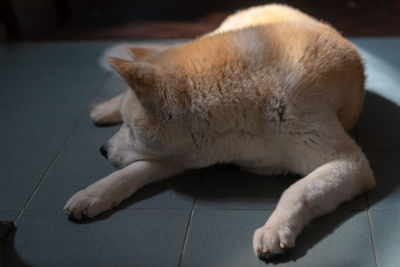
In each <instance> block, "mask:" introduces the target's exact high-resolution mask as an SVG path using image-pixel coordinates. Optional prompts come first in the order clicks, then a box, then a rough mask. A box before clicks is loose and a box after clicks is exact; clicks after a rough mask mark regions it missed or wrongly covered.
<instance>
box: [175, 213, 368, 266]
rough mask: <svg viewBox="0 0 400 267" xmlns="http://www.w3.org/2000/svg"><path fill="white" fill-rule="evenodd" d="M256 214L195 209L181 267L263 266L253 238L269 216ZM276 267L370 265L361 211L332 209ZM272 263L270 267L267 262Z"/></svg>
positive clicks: (312, 225) (366, 232) (301, 238)
mask: <svg viewBox="0 0 400 267" xmlns="http://www.w3.org/2000/svg"><path fill="white" fill-rule="evenodd" d="M269 215H270V213H269V212H267V211H255V210H218V211H217V210H195V212H194V216H193V219H192V223H191V226H190V234H189V237H188V241H187V244H186V248H185V252H184V256H183V261H182V262H183V264H182V266H191V267H194V266H209V267H211V266H218V267H222V266H265V262H263V261H261V260H260V259H258V258H257V257H256V256H255V255H254V253H253V249H252V236H253V232H254V230H255V229H256V228H258V227H260V226H262V225H263V224H264V223H265V221H266V219H267V218H268V216H269ZM296 244H297V245H296V247H295V248H294V249H292V250H290V251H288V252H287V254H286V255H284V256H282V257H278V258H275V259H272V260H270V261H268V263H273V264H279V266H307V267H312V266H316V267H317V266H318V267H319V266H343V267H346V266H348V267H352V266H375V261H374V255H373V249H372V244H371V237H370V232H369V226H368V218H367V214H366V212H360V213H353V212H348V211H336V212H335V213H333V214H331V215H329V216H326V217H323V218H320V219H317V220H315V221H313V222H312V223H311V225H309V226H308V227H306V229H305V230H304V233H303V234H301V235H300V236H299V238H298V240H297V241H296ZM271 265H272V264H271Z"/></svg>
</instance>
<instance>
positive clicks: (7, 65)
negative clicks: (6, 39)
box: [0, 41, 115, 73]
mask: <svg viewBox="0 0 400 267" xmlns="http://www.w3.org/2000/svg"><path fill="white" fill-rule="evenodd" d="M113 44H115V42H108V41H105V42H58V43H54V42H53V43H45V42H39V43H21V44H9V45H7V46H6V48H5V50H4V52H3V53H2V54H1V55H0V62H1V64H0V65H1V66H2V67H0V72H7V73H9V72H20V71H29V70H32V69H35V70H52V71H63V70H70V69H71V68H74V69H79V70H96V71H101V68H100V66H99V64H98V60H99V57H100V56H101V53H102V52H103V51H104V49H106V48H107V47H109V46H110V45H113Z"/></svg>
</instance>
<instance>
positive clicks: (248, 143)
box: [65, 5, 375, 258]
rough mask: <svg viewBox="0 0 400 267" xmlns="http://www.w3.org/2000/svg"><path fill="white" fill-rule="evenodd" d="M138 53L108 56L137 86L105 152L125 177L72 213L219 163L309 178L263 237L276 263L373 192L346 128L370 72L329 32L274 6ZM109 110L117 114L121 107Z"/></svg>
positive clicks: (293, 189)
mask: <svg viewBox="0 0 400 267" xmlns="http://www.w3.org/2000/svg"><path fill="white" fill-rule="evenodd" d="M130 50H131V52H132V53H133V54H134V55H133V56H134V58H136V59H137V61H127V60H121V59H115V58H113V59H110V60H109V62H110V64H111V65H112V67H113V68H114V69H115V70H116V71H117V72H119V74H120V75H121V77H122V78H124V79H125V81H126V82H127V83H128V85H129V86H130V87H131V89H130V90H128V91H127V92H126V94H125V96H124V97H123V100H122V102H121V109H120V111H121V114H122V119H123V121H124V124H123V126H122V127H121V130H120V131H119V132H118V133H117V134H116V135H115V136H114V137H112V138H111V139H110V140H109V141H108V142H107V144H105V145H104V146H103V151H107V158H108V159H109V161H110V162H111V163H112V164H113V165H114V166H116V167H118V168H121V170H119V171H117V172H115V173H113V174H110V175H109V176H107V177H106V178H104V179H102V180H100V181H99V182H97V183H95V184H93V185H91V186H89V187H88V188H87V189H85V190H82V191H80V192H78V193H77V194H76V195H74V196H73V197H72V198H71V199H70V200H69V201H68V202H67V205H66V207H65V210H66V212H67V214H69V215H71V216H73V217H75V218H78V219H79V218H81V217H82V215H87V216H89V217H92V216H94V215H96V214H98V213H99V212H102V211H104V210H107V209H109V208H110V207H112V206H114V205H115V204H117V203H119V202H120V201H122V200H123V199H124V198H127V197H129V196H130V195H131V194H132V193H134V192H135V191H137V190H138V189H140V188H141V187H142V186H144V185H145V184H148V183H150V182H154V181H158V180H160V179H163V178H166V177H168V176H171V175H174V174H176V173H179V172H181V171H183V170H185V169H191V168H201V167H206V166H210V165H212V164H215V163H234V164H237V165H239V166H241V167H243V168H245V169H247V170H248V171H251V172H255V173H258V174H263V175H270V174H273V173H286V172H293V173H297V174H300V175H303V176H304V178H303V179H301V180H299V181H298V182H296V183H294V184H293V185H292V186H290V187H289V188H288V189H287V190H286V191H285V192H284V193H283V195H282V197H281V199H280V201H279V203H278V206H277V208H276V209H275V211H274V212H273V214H272V215H271V217H270V218H269V219H268V221H267V223H266V224H265V225H264V226H263V227H261V228H259V229H258V230H257V231H256V232H255V234H254V239H253V246H254V251H255V253H256V254H257V255H258V256H260V257H264V258H266V257H270V256H273V255H276V254H279V253H282V252H284V250H285V249H287V248H290V247H293V246H294V243H295V238H296V236H297V235H298V233H300V231H301V229H302V228H303V227H304V226H305V224H306V223H307V222H308V221H310V220H311V219H312V218H314V217H316V216H320V215H322V214H325V213H327V212H330V211H332V210H333V209H335V208H336V207H337V205H339V204H340V203H342V202H344V201H347V200H349V199H351V198H352V197H354V196H355V195H357V194H360V193H362V192H364V191H365V190H369V189H371V188H372V187H373V186H374V184H375V180H374V176H373V173H372V171H371V169H370V167H369V163H368V161H367V159H366V158H365V156H364V155H363V153H362V151H361V150H360V149H359V148H358V146H357V145H356V144H355V142H354V141H353V140H352V139H351V138H350V137H349V136H348V134H347V133H346V132H345V130H349V129H351V127H353V125H354V123H355V122H356V120H357V117H358V115H359V113H360V110H361V106H362V101H363V90H364V74H363V66H362V64H361V61H360V57H359V55H358V52H357V49H356V48H355V47H354V46H353V45H352V44H351V43H350V42H349V41H347V40H345V39H344V38H343V37H342V36H341V35H340V34H339V33H338V32H337V31H336V30H335V29H333V28H332V27H330V26H329V25H327V24H324V23H322V22H318V21H316V20H315V19H313V18H311V17H309V16H307V15H305V14H303V13H301V12H300V11H298V10H295V9H293V8H290V7H286V6H281V5H266V6H260V7H255V8H250V9H248V10H244V11H240V12H238V13H236V14H234V15H232V16H230V17H228V18H227V19H226V21H224V22H223V23H222V25H221V26H220V28H218V29H217V30H215V31H214V32H212V33H210V34H208V35H206V36H204V37H201V38H198V39H197V40H194V41H193V42H190V43H188V44H183V45H178V46H172V47H169V48H163V49H159V50H155V49H154V48H149V49H146V48H134V47H131V48H130ZM135 53H137V55H136V54H135ZM121 99H122V98H121ZM105 107H107V108H105ZM99 109H100V110H107V112H104V114H109V113H110V111H112V110H114V111H115V109H116V105H115V101H114V102H113V104H112V105H111V104H109V105H107V104H105V106H102V107H101V108H99ZM100 113H101V112H100ZM96 114H99V112H96ZM102 114H103V113H102ZM92 117H93V116H92ZM98 117H99V116H98ZM100 117H101V116H100ZM113 118H114V119H115V116H114V117H113ZM94 119H95V118H94ZM97 119H98V118H97ZM97 119H95V121H96V120H97ZM105 121H107V120H105ZM102 122H104V120H103V121H102ZM113 122H115V120H114V121H113Z"/></svg>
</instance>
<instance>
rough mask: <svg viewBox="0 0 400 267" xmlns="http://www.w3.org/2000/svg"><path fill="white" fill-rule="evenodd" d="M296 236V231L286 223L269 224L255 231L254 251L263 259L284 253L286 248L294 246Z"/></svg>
mask: <svg viewBox="0 0 400 267" xmlns="http://www.w3.org/2000/svg"><path fill="white" fill-rule="evenodd" d="M295 238H296V236H295V233H294V232H293V231H292V230H291V229H290V228H289V227H286V226H285V225H284V224H276V225H271V226H269V225H268V224H267V225H265V226H263V227H260V228H258V229H257V230H256V231H255V232H254V236H253V248H254V252H255V253H256V255H257V256H259V257H260V258H263V259H267V258H270V257H273V256H275V255H278V254H282V253H283V252H285V250H286V249H288V248H292V247H294V242H295Z"/></svg>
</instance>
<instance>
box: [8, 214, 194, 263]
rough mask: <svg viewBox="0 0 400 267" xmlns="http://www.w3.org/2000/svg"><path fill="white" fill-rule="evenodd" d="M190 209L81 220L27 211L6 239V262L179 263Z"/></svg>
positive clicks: (62, 215) (61, 215)
mask: <svg viewBox="0 0 400 267" xmlns="http://www.w3.org/2000/svg"><path fill="white" fill-rule="evenodd" d="M189 213H190V211H186V210H123V211H119V212H117V213H116V214H114V215H113V216H111V217H109V218H107V217H103V218H100V219H98V220H95V221H91V222H88V223H84V224H77V223H74V222H71V221H70V220H68V219H67V217H66V216H65V215H64V214H63V213H62V211H61V210H46V209H45V210H41V209H40V210H27V211H25V213H24V214H23V216H22V217H21V219H20V220H19V221H18V223H17V231H16V233H15V235H14V236H11V237H9V238H8V241H7V242H6V243H5V247H6V251H5V262H6V266H43V267H45V266H60V267H61V266H138V267H140V266H174V267H175V266H178V261H179V257H180V253H181V249H182V246H183V241H184V237H185V232H186V225H187V222H188V219H189Z"/></svg>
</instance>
